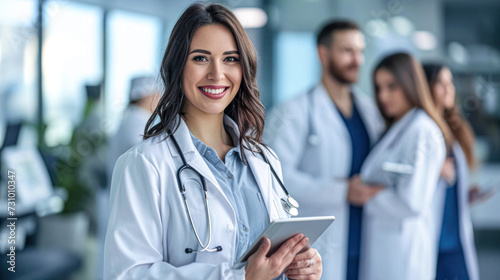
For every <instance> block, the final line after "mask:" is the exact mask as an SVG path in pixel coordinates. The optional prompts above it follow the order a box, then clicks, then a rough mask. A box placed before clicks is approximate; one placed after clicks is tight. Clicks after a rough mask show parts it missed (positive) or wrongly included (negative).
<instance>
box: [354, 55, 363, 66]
mask: <svg viewBox="0 0 500 280" xmlns="http://www.w3.org/2000/svg"><path fill="white" fill-rule="evenodd" d="M363 60H364V56H363V53H362V52H355V53H354V54H353V63H354V65H356V66H360V65H361V64H363Z"/></svg>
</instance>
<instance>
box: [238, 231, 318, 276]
mask: <svg viewBox="0 0 500 280" xmlns="http://www.w3.org/2000/svg"><path fill="white" fill-rule="evenodd" d="M307 241H309V238H307V237H304V235H303V234H301V233H299V234H296V235H295V236H293V237H292V238H290V239H288V240H287V241H286V242H285V243H283V245H281V247H280V248H279V249H278V251H276V252H275V253H274V254H272V255H271V256H270V257H269V258H268V257H266V255H267V253H268V252H269V249H270V248H271V241H270V240H269V238H267V237H264V238H263V239H262V241H261V243H260V246H259V249H258V250H257V252H255V253H254V254H253V255H252V256H250V258H248V264H247V267H246V268H245V279H246V280H250V279H259V280H260V279H272V278H275V277H278V276H279V275H280V274H281V273H282V272H283V270H285V268H286V267H287V266H288V265H289V264H290V263H291V262H292V261H293V260H294V258H295V256H296V255H297V254H298V253H299V252H300V250H302V248H304V246H305V245H306V244H307Z"/></svg>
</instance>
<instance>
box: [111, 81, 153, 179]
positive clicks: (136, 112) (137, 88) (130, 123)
mask: <svg viewBox="0 0 500 280" xmlns="http://www.w3.org/2000/svg"><path fill="white" fill-rule="evenodd" d="M129 100H130V101H129V105H128V108H127V110H126V111H125V115H124V116H123V119H122V121H121V124H120V127H119V128H118V130H117V132H116V134H115V135H114V136H113V137H112V138H111V141H110V144H109V156H108V172H109V175H110V176H109V178H111V174H112V172H113V167H114V165H115V162H116V160H117V159H118V157H120V156H121V155H122V154H123V153H125V152H126V151H127V150H128V149H130V148H132V147H133V146H134V145H135V144H137V143H139V142H140V141H141V140H142V137H143V134H144V127H145V126H146V123H147V122H148V119H149V117H151V114H152V113H153V111H154V110H155V109H156V105H158V100H159V95H158V89H157V88H156V79H155V78H153V77H151V76H138V77H135V78H133V79H132V80H131V82H130V91H129Z"/></svg>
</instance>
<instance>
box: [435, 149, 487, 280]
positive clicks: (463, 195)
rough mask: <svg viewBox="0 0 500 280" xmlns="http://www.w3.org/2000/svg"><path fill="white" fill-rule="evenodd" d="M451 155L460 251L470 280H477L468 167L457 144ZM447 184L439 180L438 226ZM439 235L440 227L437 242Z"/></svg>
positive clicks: (439, 232) (477, 269) (437, 198)
mask: <svg viewBox="0 0 500 280" xmlns="http://www.w3.org/2000/svg"><path fill="white" fill-rule="evenodd" d="M453 154H454V155H455V161H456V165H455V169H456V175H457V180H458V185H457V188H458V189H457V194H458V218H459V235H460V243H461V244H462V250H463V252H464V257H465V264H466V266H467V272H468V273H469V279H470V280H478V279H479V268H478V263H477V254H476V246H475V244H474V231H473V228H472V222H471V216H470V207H469V206H470V205H469V166H468V164H467V159H466V158H465V154H464V152H463V150H462V148H461V147H460V144H459V143H458V142H455V143H454V145H453ZM447 187H448V183H447V182H446V181H445V180H444V179H440V180H439V184H438V195H437V196H436V201H437V203H438V207H439V208H438V209H439V210H440V211H439V212H438V217H437V218H438V223H437V224H438V225H441V224H442V218H443V211H444V201H445V198H446V189H447ZM440 234H441V227H440V226H439V227H438V240H439V236H440Z"/></svg>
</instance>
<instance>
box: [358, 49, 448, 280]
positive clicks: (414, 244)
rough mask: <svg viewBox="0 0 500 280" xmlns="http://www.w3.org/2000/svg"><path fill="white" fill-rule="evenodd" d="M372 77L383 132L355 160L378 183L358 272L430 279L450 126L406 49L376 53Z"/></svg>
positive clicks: (367, 212) (392, 279)
mask: <svg viewBox="0 0 500 280" xmlns="http://www.w3.org/2000/svg"><path fill="white" fill-rule="evenodd" d="M373 83H374V89H375V95H376V100H377V105H378V107H379V110H380V112H381V114H382V116H383V118H384V120H385V122H386V125H387V131H386V132H385V133H384V135H383V136H382V137H381V139H380V141H379V142H378V143H377V144H376V146H375V147H374V148H373V149H372V150H371V151H370V154H369V155H368V156H367V158H366V160H365V162H364V163H363V166H362V168H361V180H362V181H363V182H366V183H372V184H380V185H383V186H385V189H384V190H382V191H380V192H379V193H378V194H376V195H375V196H374V197H373V198H372V199H371V200H370V201H368V202H367V203H366V204H365V206H364V213H363V214H364V216H363V236H362V241H361V244H362V248H361V256H362V257H361V262H360V279H366V280H370V279H374V280H375V279H376V280H379V279H386V280H401V279H405V280H412V279H414V280H423V279H435V272H436V252H437V244H438V240H437V234H436V233H437V231H438V230H437V228H438V225H437V224H438V221H437V220H438V219H437V218H436V212H437V210H436V208H437V207H436V206H435V204H434V201H435V200H434V199H435V197H436V190H437V184H438V180H439V176H440V171H441V168H442V166H443V163H444V160H445V157H446V147H447V146H446V144H447V143H450V142H451V140H450V139H451V133H450V132H449V128H448V126H447V125H446V123H445V121H444V120H443V118H442V116H441V114H440V113H439V112H438V110H437V109H436V107H435V106H434V103H433V101H432V97H431V94H430V92H429V87H428V85H427V82H426V80H425V75H424V71H423V69H422V66H421V65H420V63H419V62H418V61H416V60H415V59H414V58H413V57H412V56H410V55H409V54H406V53H396V54H393V55H389V56H387V57H385V58H384V59H382V61H381V62H380V63H379V64H378V65H377V66H376V68H375V70H374V74H373Z"/></svg>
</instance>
